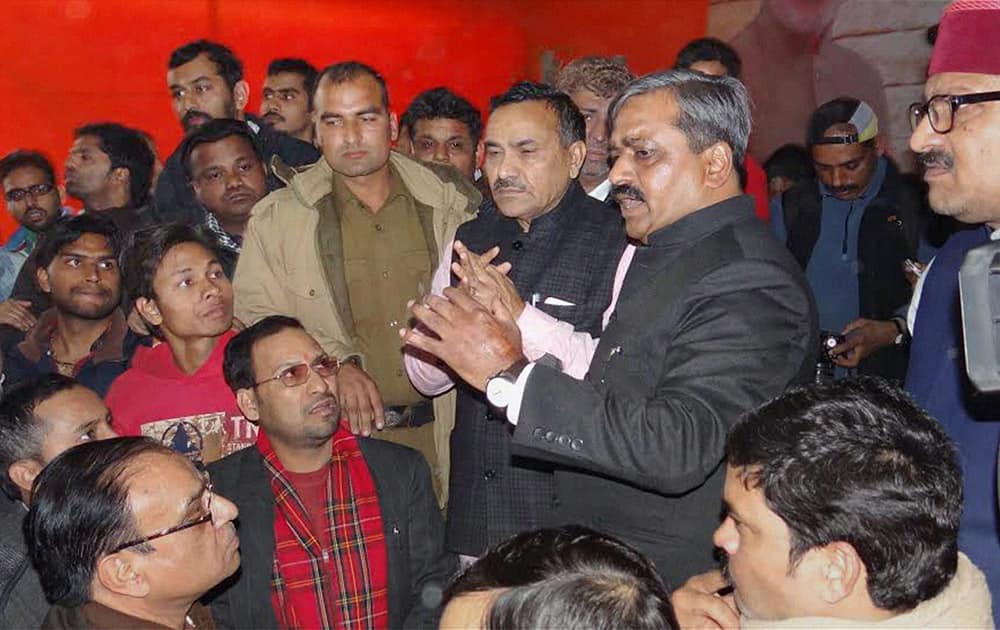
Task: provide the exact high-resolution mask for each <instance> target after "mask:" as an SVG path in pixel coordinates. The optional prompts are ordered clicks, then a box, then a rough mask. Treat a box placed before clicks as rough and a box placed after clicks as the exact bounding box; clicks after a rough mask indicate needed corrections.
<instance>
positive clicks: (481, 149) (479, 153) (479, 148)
mask: <svg viewBox="0 0 1000 630" xmlns="http://www.w3.org/2000/svg"><path fill="white" fill-rule="evenodd" d="M585 146H586V145H585ZM484 157H486V143H485V142H483V141H482V140H480V141H479V142H478V143H477V144H476V168H481V167H482V165H483V158H484Z"/></svg>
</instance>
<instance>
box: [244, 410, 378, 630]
mask: <svg viewBox="0 0 1000 630" xmlns="http://www.w3.org/2000/svg"><path fill="white" fill-rule="evenodd" d="M257 449H258V450H259V451H260V453H261V455H262V456H263V458H264V466H265V468H267V470H268V472H269V473H270V475H271V489H272V491H273V492H274V505H275V519H274V542H275V545H274V559H273V565H272V576H271V600H272V603H273V605H274V611H275V615H276V616H277V618H278V622H279V624H280V626H281V627H282V628H285V629H287V630H298V629H300V628H301V629H310V630H311V629H313V628H321V629H330V628H346V629H349V630H373V629H382V628H386V627H387V626H388V621H389V596H388V551H387V548H386V541H385V533H384V531H383V529H382V513H381V510H380V509H379V503H378V495H377V494H376V491H375V482H374V480H373V479H372V476H371V472H370V471H369V470H368V465H367V464H366V463H365V459H364V456H363V455H362V454H361V450H360V449H359V448H358V443H357V441H356V440H355V438H354V436H353V435H351V433H350V432H349V431H347V430H345V429H344V428H343V427H341V428H340V429H338V430H337V433H336V434H334V436H333V456H332V458H331V459H330V465H329V470H330V475H329V477H328V479H327V484H326V497H327V499H326V513H325V515H324V516H325V517H326V518H325V520H326V523H327V532H326V534H327V535H326V536H317V535H315V532H313V531H312V526H311V525H310V520H309V515H308V513H307V512H306V509H305V507H304V506H303V504H302V501H301V500H300V499H299V497H298V495H297V494H296V492H295V489H294V487H293V486H292V484H291V483H290V482H289V481H288V479H287V477H286V476H285V469H284V467H283V466H282V465H281V462H280V461H279V460H278V457H277V455H275V453H274V450H273V449H272V448H271V443H270V442H269V441H268V439H267V436H266V435H265V433H264V431H261V432H260V433H259V434H258V438H257ZM324 539H325V540H327V541H329V548H324V544H323V542H324Z"/></svg>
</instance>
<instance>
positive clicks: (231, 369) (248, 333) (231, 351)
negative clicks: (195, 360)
mask: <svg viewBox="0 0 1000 630" xmlns="http://www.w3.org/2000/svg"><path fill="white" fill-rule="evenodd" d="M289 328H295V329H298V330H305V327H303V326H302V323H301V322H300V321H299V320H297V319H295V318H294V317H287V316H285V315H269V316H267V317H265V318H264V319H262V320H260V321H259V322H257V323H255V324H253V325H252V326H248V327H246V328H244V329H243V330H241V331H240V332H238V333H237V334H236V335H235V336H234V337H233V338H232V339H230V340H229V343H228V344H226V354H225V357H224V358H223V360H222V375H223V376H224V377H225V379H226V384H227V385H229V389H231V390H233V393H234V394H235V393H236V392H238V391H239V390H241V389H249V388H251V387H253V385H254V383H256V382H257V376H256V375H255V374H254V372H253V347H254V345H255V344H256V343H257V342H258V341H260V340H261V339H265V338H267V337H270V336H271V335H276V334H278V333H280V332H281V331H283V330H287V329H289Z"/></svg>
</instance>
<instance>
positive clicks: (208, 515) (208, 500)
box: [109, 470, 215, 553]
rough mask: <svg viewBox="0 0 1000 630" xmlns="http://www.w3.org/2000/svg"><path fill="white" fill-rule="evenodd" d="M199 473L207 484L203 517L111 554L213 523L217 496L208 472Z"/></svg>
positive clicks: (129, 542)
mask: <svg viewBox="0 0 1000 630" xmlns="http://www.w3.org/2000/svg"><path fill="white" fill-rule="evenodd" d="M198 472H199V473H200V474H201V477H202V479H203V480H204V482H205V489H204V491H203V495H202V496H203V497H205V498H204V499H203V501H204V506H203V509H204V510H205V512H204V514H202V515H201V516H198V517H196V518H195V519H194V520H190V521H184V522H183V523H181V524H180V525H175V526H173V527H168V528H167V529H161V530H160V531H158V532H156V533H154V534H150V535H149V536H146V537H144V538H137V539H135V540H130V541H128V542H127V543H124V544H121V545H118V546H117V547H115V548H114V549H112V550H111V551H110V552H109V553H118V552H119V551H124V550H125V549H128V548H129V547H135V546H136V545H142V544H145V543H148V542H151V541H154V540H156V539H157V538H163V537H164V536H169V535H170V534H176V533H177V532H182V531H184V530H185V529H191V528H192V527H197V526H198V525H202V524H203V523H209V522H211V520H212V497H213V496H215V493H214V492H213V491H212V479H211V478H210V477H209V476H208V471H207V470H200V471H198Z"/></svg>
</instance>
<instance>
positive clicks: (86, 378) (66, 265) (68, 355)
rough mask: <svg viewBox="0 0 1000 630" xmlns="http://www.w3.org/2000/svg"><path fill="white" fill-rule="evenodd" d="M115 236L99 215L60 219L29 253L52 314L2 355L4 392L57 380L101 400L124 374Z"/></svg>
mask: <svg viewBox="0 0 1000 630" xmlns="http://www.w3.org/2000/svg"><path fill="white" fill-rule="evenodd" d="M119 251H120V236H119V232H118V230H117V228H115V226H114V224H112V223H111V221H110V220H108V219H107V218H106V217H105V216H104V215H101V214H81V215H79V216H76V217H66V218H64V219H60V220H59V221H57V222H56V224H55V225H53V226H52V228H50V229H49V231H48V233H47V234H46V237H45V239H44V240H43V241H42V242H41V243H40V244H39V246H38V249H37V250H36V252H35V262H36V264H37V266H38V271H37V277H36V281H37V282H38V286H39V287H40V288H41V290H42V291H43V292H44V293H46V294H47V295H49V296H50V297H51V300H52V305H53V306H52V308H51V309H49V310H47V311H45V312H44V313H42V314H41V315H40V316H39V317H38V322H37V323H36V324H35V325H34V326H33V327H32V328H31V330H30V331H28V333H27V334H26V335H25V337H24V339H23V340H22V341H21V342H20V343H17V344H15V345H12V346H11V347H9V348H8V349H7V351H6V352H5V353H4V361H3V372H4V375H5V377H6V384H7V385H13V384H15V383H19V382H22V381H27V380H30V379H32V378H35V377H36V376H39V375H41V374H48V373H52V372H58V373H59V374H63V375H65V376H72V377H74V378H76V379H77V380H78V381H79V382H80V384H82V385H85V386H86V387H89V388H91V389H93V390H94V391H95V392H97V393H98V394H100V395H101V396H104V394H105V393H107V391H108V388H109V387H110V386H111V382H112V381H114V380H115V379H116V378H118V376H119V375H120V374H121V373H122V372H124V371H125V368H126V367H127V366H128V359H129V356H128V353H127V350H126V348H127V347H128V346H131V345H132V344H126V343H125V340H126V336H127V334H128V325H127V324H126V322H125V317H124V315H122V312H121V310H120V309H119V308H118V304H119V302H120V299H121V275H120V274H119V271H118V254H119Z"/></svg>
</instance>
